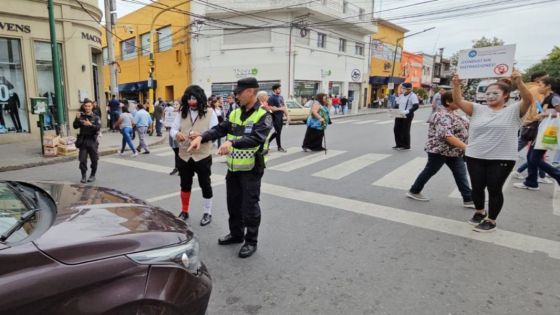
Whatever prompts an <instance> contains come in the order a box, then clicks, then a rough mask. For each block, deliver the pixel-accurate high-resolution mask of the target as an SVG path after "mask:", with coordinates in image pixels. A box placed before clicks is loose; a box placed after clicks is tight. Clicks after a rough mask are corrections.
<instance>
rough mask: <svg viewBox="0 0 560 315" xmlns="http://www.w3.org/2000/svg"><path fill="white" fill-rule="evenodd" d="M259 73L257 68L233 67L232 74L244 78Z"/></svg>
mask: <svg viewBox="0 0 560 315" xmlns="http://www.w3.org/2000/svg"><path fill="white" fill-rule="evenodd" d="M258 73H259V70H258V69H257V68H233V74H234V75H235V77H236V78H246V77H251V76H253V77H254V76H256V75H257V74H258Z"/></svg>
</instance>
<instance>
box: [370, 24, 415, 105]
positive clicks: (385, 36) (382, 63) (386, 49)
mask: <svg viewBox="0 0 560 315" xmlns="http://www.w3.org/2000/svg"><path fill="white" fill-rule="evenodd" d="M377 24H378V25H377V27H378V32H377V33H376V34H374V35H373V36H372V46H371V66H370V74H369V84H370V91H371V95H370V97H371V100H372V102H371V103H374V102H376V100H377V99H379V98H386V97H387V96H388V95H389V86H388V84H389V83H391V82H392V83H394V84H395V85H398V84H400V83H402V82H404V78H401V77H399V76H398V74H399V73H400V72H401V71H400V69H401V63H400V59H401V54H402V47H403V40H402V39H401V38H402V37H404V33H406V32H408V30H407V29H405V28H403V27H400V26H398V25H396V24H393V23H390V22H388V21H385V20H379V21H377ZM398 39H400V40H399V42H398V48H397V54H396V58H395V47H396V44H397V40H398ZM394 58H395V65H394V73H393V76H391V72H392V70H393V59H394Z"/></svg>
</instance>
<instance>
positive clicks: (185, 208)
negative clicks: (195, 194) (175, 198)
mask: <svg viewBox="0 0 560 315" xmlns="http://www.w3.org/2000/svg"><path fill="white" fill-rule="evenodd" d="M190 202H191V192H190V191H182V192H181V211H182V212H186V213H189V204H190Z"/></svg>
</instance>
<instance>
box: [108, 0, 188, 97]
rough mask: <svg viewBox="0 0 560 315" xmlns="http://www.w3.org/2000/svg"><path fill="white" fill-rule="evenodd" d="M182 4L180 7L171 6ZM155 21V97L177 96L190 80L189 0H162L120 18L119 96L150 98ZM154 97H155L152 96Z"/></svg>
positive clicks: (116, 43) (116, 41) (115, 31)
mask: <svg viewBox="0 0 560 315" xmlns="http://www.w3.org/2000/svg"><path fill="white" fill-rule="evenodd" d="M182 2H186V3H184V4H181V5H179V6H178V7H177V8H176V9H171V10H169V7H171V6H174V5H177V4H180V3H182ZM166 9H167V11H166V12H164V13H162V14H160V15H159V16H158V17H157V19H156V20H155V23H154V30H155V31H156V34H155V36H154V37H155V45H154V60H155V71H154V87H155V89H154V98H158V97H161V98H163V99H164V100H173V99H177V98H180V97H181V96H182V95H183V91H184V89H185V88H186V87H187V86H188V85H189V84H190V82H191V76H190V48H189V47H190V44H189V41H190V36H189V31H190V30H189V27H190V24H189V19H190V18H189V16H188V15H187V13H188V12H189V10H190V5H189V3H188V1H185V0H160V1H158V2H157V3H154V4H152V5H149V6H145V7H143V8H141V9H138V10H136V11H134V12H132V13H130V14H128V15H125V16H123V17H122V18H120V19H118V21H117V23H116V25H115V26H114V29H113V34H115V35H116V36H113V42H114V47H115V61H116V63H117V67H116V68H117V70H116V71H117V82H118V85H119V97H120V98H126V99H130V100H137V101H140V102H144V101H146V100H147V99H148V95H149V94H148V91H149V88H148V78H149V69H150V66H149V57H150V40H149V39H150V27H151V23H152V21H153V20H154V18H155V17H156V15H158V13H160V12H162V10H166ZM105 35H106V34H105V32H104V30H103V36H102V45H103V56H104V61H105V62H104V63H105V65H104V67H103V77H104V82H105V86H104V91H105V93H106V95H107V96H108V94H109V93H110V92H109V91H110V88H109V84H110V76H109V66H108V65H107V60H108V53H107V39H106V36H105ZM152 101H153V100H152Z"/></svg>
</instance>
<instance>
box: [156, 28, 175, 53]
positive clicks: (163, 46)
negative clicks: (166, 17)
mask: <svg viewBox="0 0 560 315" xmlns="http://www.w3.org/2000/svg"><path fill="white" fill-rule="evenodd" d="M171 37H172V35H171V26H166V27H164V28H160V29H159V30H158V48H159V50H158V51H159V52H162V51H166V50H169V49H171V46H173V39H172V38H171Z"/></svg>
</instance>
